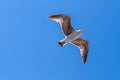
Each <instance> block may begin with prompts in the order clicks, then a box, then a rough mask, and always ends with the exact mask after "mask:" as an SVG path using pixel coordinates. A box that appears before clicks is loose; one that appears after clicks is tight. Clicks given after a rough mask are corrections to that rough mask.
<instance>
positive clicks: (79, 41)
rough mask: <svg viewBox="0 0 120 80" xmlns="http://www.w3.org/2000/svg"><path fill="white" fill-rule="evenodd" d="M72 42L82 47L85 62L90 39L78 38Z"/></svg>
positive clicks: (81, 51)
mask: <svg viewBox="0 0 120 80" xmlns="http://www.w3.org/2000/svg"><path fill="white" fill-rule="evenodd" d="M71 42H72V43H73V44H74V45H76V46H77V47H79V48H80V53H81V56H82V60H83V62H84V64H85V63H86V60H87V56H88V50H89V47H88V41H87V40H86V39H82V38H78V39H76V40H73V41H71Z"/></svg>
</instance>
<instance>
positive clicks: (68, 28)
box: [48, 14, 74, 36]
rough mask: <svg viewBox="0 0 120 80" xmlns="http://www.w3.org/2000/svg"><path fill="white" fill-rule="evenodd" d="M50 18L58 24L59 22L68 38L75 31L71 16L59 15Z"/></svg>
mask: <svg viewBox="0 0 120 80" xmlns="http://www.w3.org/2000/svg"><path fill="white" fill-rule="evenodd" d="M48 18H49V19H52V20H54V21H56V22H59V23H60V24H61V27H62V31H63V32H64V34H65V35H66V36H68V35H69V34H71V33H72V32H73V31H74V29H73V28H72V25H71V19H70V17H69V16H66V15H63V14H58V15H51V16H48Z"/></svg>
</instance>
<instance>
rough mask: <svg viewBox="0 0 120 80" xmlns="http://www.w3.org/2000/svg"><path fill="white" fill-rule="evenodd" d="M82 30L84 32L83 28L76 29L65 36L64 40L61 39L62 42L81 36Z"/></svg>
mask: <svg viewBox="0 0 120 80" xmlns="http://www.w3.org/2000/svg"><path fill="white" fill-rule="evenodd" d="M82 32H83V30H77V31H76V30H75V31H73V32H72V33H71V34H69V35H68V36H65V38H64V39H63V40H61V41H60V42H61V43H62V42H66V43H68V42H71V41H73V40H75V39H77V38H79V37H80V35H81V34H82Z"/></svg>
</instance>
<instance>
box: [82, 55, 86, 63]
mask: <svg viewBox="0 0 120 80" xmlns="http://www.w3.org/2000/svg"><path fill="white" fill-rule="evenodd" d="M86 61H87V55H85V56H84V57H83V63H84V64H86Z"/></svg>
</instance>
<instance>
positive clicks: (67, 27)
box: [48, 14, 88, 64]
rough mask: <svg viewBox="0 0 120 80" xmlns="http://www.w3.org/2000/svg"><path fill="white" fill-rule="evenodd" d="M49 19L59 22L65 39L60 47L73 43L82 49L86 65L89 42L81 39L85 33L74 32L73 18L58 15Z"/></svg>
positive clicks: (61, 41)
mask: <svg viewBox="0 0 120 80" xmlns="http://www.w3.org/2000/svg"><path fill="white" fill-rule="evenodd" d="M48 18H49V19H51V20H53V21H56V22H59V23H60V25H61V28H62V31H63V33H64V36H65V38H64V39H63V40H60V41H59V45H60V46H64V45H65V44H66V43H69V42H70V43H72V44H74V45H75V46H77V47H78V48H79V49H80V53H81V56H82V60H83V63H84V64H85V63H86V60H87V56H88V41H87V39H83V38H81V37H80V36H81V34H82V32H83V31H84V30H83V29H81V30H74V29H73V27H72V25H71V18H70V17H69V16H67V15H64V14H57V15H51V16H48Z"/></svg>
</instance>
